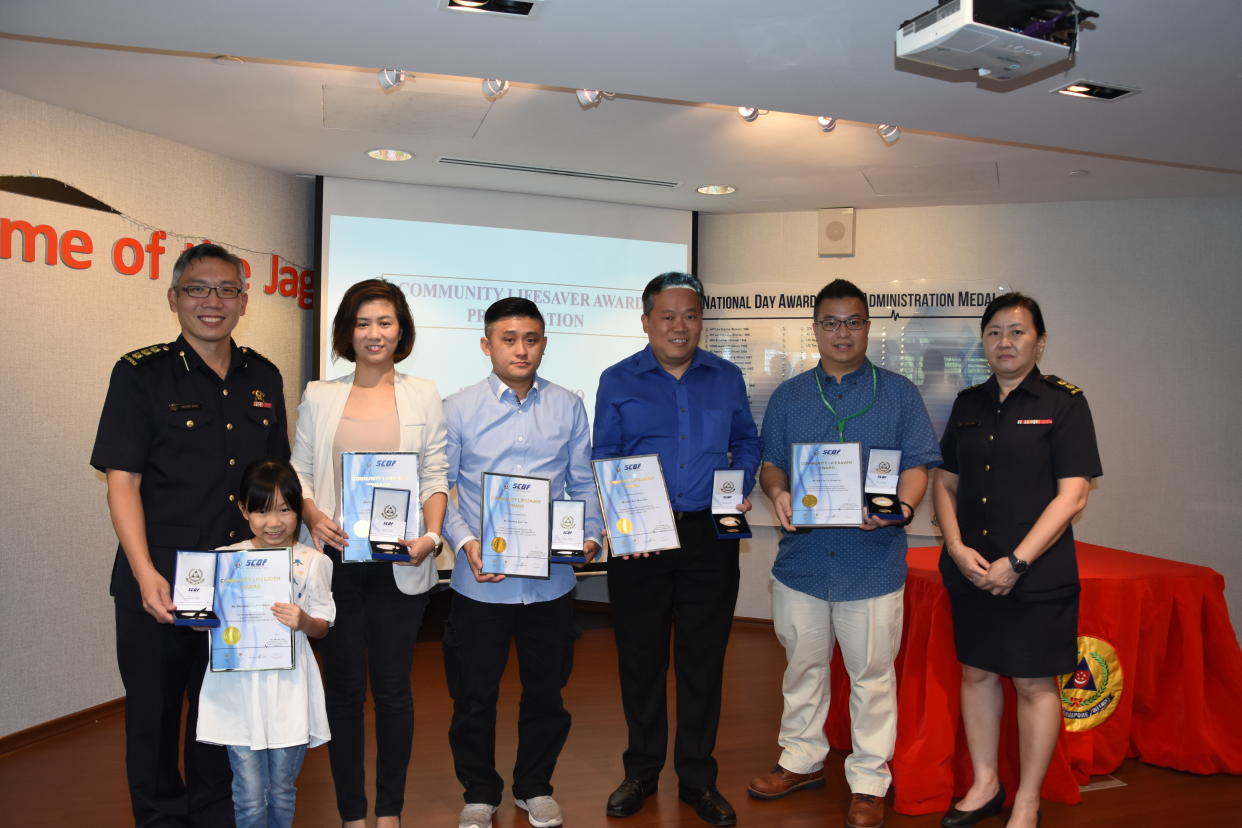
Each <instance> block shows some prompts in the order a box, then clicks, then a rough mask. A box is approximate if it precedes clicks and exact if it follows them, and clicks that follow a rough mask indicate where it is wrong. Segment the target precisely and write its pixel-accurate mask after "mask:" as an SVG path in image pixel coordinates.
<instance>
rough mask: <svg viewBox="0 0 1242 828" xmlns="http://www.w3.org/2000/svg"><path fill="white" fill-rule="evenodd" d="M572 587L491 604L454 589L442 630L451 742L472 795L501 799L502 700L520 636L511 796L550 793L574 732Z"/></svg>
mask: <svg viewBox="0 0 1242 828" xmlns="http://www.w3.org/2000/svg"><path fill="white" fill-rule="evenodd" d="M573 616H574V607H573V593H572V592H569V593H566V594H565V595H562V596H561V597H560V598H556V599H553V600H551V601H540V602H537V603H533V604H488V603H484V602H482V601H475V600H473V599H471V598H467V597H465V596H464V595H460V594H457V593H454V595H453V605H452V608H451V609H450V610H449V621H448V626H447V627H446V628H445V631H444V673H445V677H446V679H447V681H448V689H449V694H450V695H451V696H452V697H453V720H452V723H451V724H450V726H449V746H450V747H451V748H452V750H453V764H454V767H455V769H456V771H457V778H458V780H459V781H460V782H461V784H462V787H463V788H464V789H465V790H464V799H465V801H466V802H483V803H486V804H488V805H499V804H500V798H501V794H502V793H503V791H504V782H503V781H502V780H501V778H500V774H498V773H497V772H496V703H497V700H498V698H499V696H500V679H501V677H502V676H503V675H504V672H505V665H506V664H507V662H508V660H509V643H510V641H516V643H517V657H518V671H519V674H520V676H521V679H522V700H521V702H520V705H519V708H518V747H517V759H516V761H515V762H514V766H513V796H514V798H515V799H530V798H532V797H536V796H549V795H551V793H552V784H551V780H552V772H553V771H554V770H555V769H556V760H557V758H558V757H559V756H560V754H561V748H563V747H564V746H565V740H566V738H568V736H569V725H570V716H569V711H568V710H566V709H565V705H564V703H563V702H562V700H561V690H562V689H563V688H564V687H565V684H566V683H567V682H568V681H569V674H570V672H572V670H573V653H574V641H575V639H577V637H578V633H577V630H576V629H575V628H574V624H573Z"/></svg>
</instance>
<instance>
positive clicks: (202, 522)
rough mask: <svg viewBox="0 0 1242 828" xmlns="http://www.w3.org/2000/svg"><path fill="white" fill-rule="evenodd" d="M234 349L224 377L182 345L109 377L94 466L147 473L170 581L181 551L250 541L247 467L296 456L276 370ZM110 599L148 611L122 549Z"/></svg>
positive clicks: (153, 542)
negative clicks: (244, 500) (240, 500)
mask: <svg viewBox="0 0 1242 828" xmlns="http://www.w3.org/2000/svg"><path fill="white" fill-rule="evenodd" d="M230 344H231V351H232V354H231V357H230V361H229V369H228V372H227V374H226V375H225V378H224V379H221V378H220V377H219V375H217V374H216V372H215V371H213V370H212V369H211V368H209V367H208V366H207V365H206V364H205V363H204V362H203V360H202V358H201V357H199V355H198V353H197V352H196V351H195V350H194V349H193V348H191V347H190V345H189V344H188V343H187V342H186V341H185V339H184V338H182V337H178V338H177V341H176V342H172V343H169V344H167V345H152V346H151V347H149V348H142V349H140V350H138V351H133V352H131V353H128V354H126V355H125V356H123V357H121V358H120V360H118V361H117V364H116V366H115V367H114V368H113V369H112V379H111V381H110V382H109V384H108V396H107V398H106V399H105V400H104V407H103V413H102V414H101V415H100V417H99V431H98V433H97V434H96V437H95V448H94V450H93V451H92V452H91V465H92V466H94V467H95V468H97V469H99V470H100V471H105V470H107V469H117V470H120V471H128V472H134V473H137V474H141V475H142V488H141V494H142V506H143V510H144V512H145V517H146V530H147V544H148V546H149V547H150V551H151V560H152V562H153V563H154V564H155V567H156V569H157V570H159V572H160V574H161V575H163V576H164V577H165V578H167V579H168V580H169V582H171V581H172V579H173V570H174V565H175V557H176V555H175V553H176V550H178V549H214V548H215V547H217V546H222V545H224V544H227V543H231V542H235V541H240V540H244V539H245V538H246V537H248V531H247V530H246V523H245V521H244V520H243V519H242V517H241V513H240V512H239V511H238V508H237V502H236V493H237V486H238V484H239V483H240V481H241V473H242V470H243V469H244V468H245V467H246V465H247V464H248V463H250V462H251V461H252V460H256V459H258V458H260V457H279V458H282V459H286V460H287V459H288V458H289V434H288V427H287V425H286V417H285V397H284V386H283V384H282V382H281V379H280V371H279V369H277V368H276V366H275V365H273V364H272V363H271V362H269V361H268V360H267V358H266V357H263V356H261V355H260V354H259V353H257V352H256V351H252V350H249V349H247V348H238V347H237V345H236V344H235V343H230ZM112 595H113V596H115V597H116V599H117V601H118V602H119V603H122V604H127V605H130V606H132V607H134V608H141V606H142V599H141V595H140V594H139V590H138V584H137V582H136V581H135V580H134V576H133V573H132V572H131V571H130V567H129V561H128V560H127V559H126V558H125V553H124V552H123V551H122V550H121V548H120V547H119V546H118V547H117V557H116V563H115V564H114V566H113V570H112Z"/></svg>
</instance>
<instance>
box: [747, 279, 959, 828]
mask: <svg viewBox="0 0 1242 828" xmlns="http://www.w3.org/2000/svg"><path fill="white" fill-rule="evenodd" d="M869 326H870V320H869V319H868V316H867V300H866V296H865V295H864V294H863V292H862V291H861V290H859V289H858V287H857V286H855V285H854V284H852V283H850V282H847V281H845V280H844V279H837V280H836V281H834V282H832V283H830V284H829V285H827V286H826V287H825V288H824V289H823V290H821V291H820V292H819V295H818V296H817V297H816V299H815V316H814V318H813V321H812V327H813V329H814V332H815V338H816V342H817V344H818V346H819V354H820V360H819V363H818V364H817V365H816V366H815V367H814V368H812V369H811V370H809V371H806V372H804V373H802V374H799V375H798V376H796V377H793V378H791V379H789V380H787V381H786V382H784V383H782V384H781V385H780V387H778V388H777V389H776V391H775V392H773V394H772V397H771V399H770V400H769V401H768V408H767V411H766V412H765V414H764V417H763V466H762V467H761V469H760V471H759V483H760V485H761V486H762V487H763V491H764V492H765V493H766V494H767V496H768V497H769V498H770V499H771V500H772V503H773V505H774V506H775V510H776V515H777V517H778V518H779V519H780V521H781V525H782V526H783V527H784V529H785V531H786V532H787V534H785V535H784V537H782V538H781V541H780V550H779V551H778V553H777V556H776V562H775V563H774V564H773V565H772V576H773V579H774V581H773V584H772V621H773V626H774V627H775V629H776V635H777V638H779V639H780V641H781V643H782V644H783V645H784V646H785V655H786V658H787V660H788V666H787V668H786V670H785V678H784V683H783V688H782V689H783V692H784V696H785V706H784V712H783V714H782V716H781V731H780V738H779V742H780V745H781V748H782V752H781V757H780V761H779V763H778V764H777V765H776V767H775V768H773V769H772V771H771V772H770V773H767V774H764V775H762V776H759V777H756V778H755V779H753V780H751V783H750V786H749V787H748V789H747V790H748V791H749V793H750V795H751V796H753V797H756V798H758V799H777V798H779V797H782V796H786V795H788V794H790V793H793V792H794V791H797V790H802V789H805V788H818V787H821V786H823V784H824V769H823V768H824V759H825V757H827V755H828V740H827V738H826V736H825V735H824V720H825V719H826V717H827V715H828V665H829V661H830V659H831V657H832V646H833V641H834V640H835V641H836V642H838V643H840V645H841V654H842V656H843V657H844V661H845V668H846V670H847V671H848V672H849V675H850V688H851V690H850V716H851V729H852V731H853V733H852V735H853V744H854V751H853V753H851V754H850V756H849V757H848V758H846V760H845V778H846V781H847V782H848V783H849V786H850V791H851V794H852V796H851V799H850V806H849V811H848V814H847V816H846V818H845V824H846V825H847V826H849V827H850V828H878V826H880V825H883V823H884V795H885V794H886V793H887V792H888V787H889V783H890V781H891V779H892V777H891V775H890V773H889V770H888V761H889V760H890V759H891V758H892V756H893V746H894V744H895V743H896V740H897V684H896V676H895V674H894V671H893V659H894V658H895V657H896V656H897V648H898V646H899V645H900V643H901V623H902V597H903V593H904V591H905V582H906V535H905V532H904V531H903V530H902V528H901V527H902V526H904V525H905V524H907V523H909V521H910V519H911V518H912V517H913V516H914V510H915V509H916V508H917V507H918V505H919V502H920V501H921V500H922V499H923V495H924V493H925V492H926V490H927V472H928V468H929V467H934V466H938V465H940V450H939V448H938V447H937V443H936V436H935V434H934V433H933V432H932V427H931V422H930V421H929V419H928V417H927V409H925V408H924V407H923V402H922V400H921V399H920V398H919V394H918V389H916V388H915V387H914V384H913V383H911V382H910V381H909V380H907V379H906V378H905V377H902V376H900V375H899V374H895V373H893V372H891V371H885V370H883V369H881V368H877V367H875V366H874V365H872V364H871V362H870V360H868V359H867V330H868V327H869ZM827 442H858V443H861V444H862V459H863V462H864V463H866V462H867V456H868V453H869V452H870V450H871V448H872V447H875V448H887V449H894V448H896V449H900V450H901V468H900V475H899V478H898V483H897V498H898V500H899V501H900V502H901V506H902V516H903V520H896V519H894V520H882V519H880V518H878V517H876V516H874V515H872V516H869V517H867V519H866V520H865V522H864V523H862V525H860V526H858V527H856V528H851V527H847V528H831V529H798V530H795V529H794V527H793V526H791V525H790V523H789V521H790V518H791V508H790V495H789V471H790V469H789V464H790V460H789V454H790V444H791V443H827Z"/></svg>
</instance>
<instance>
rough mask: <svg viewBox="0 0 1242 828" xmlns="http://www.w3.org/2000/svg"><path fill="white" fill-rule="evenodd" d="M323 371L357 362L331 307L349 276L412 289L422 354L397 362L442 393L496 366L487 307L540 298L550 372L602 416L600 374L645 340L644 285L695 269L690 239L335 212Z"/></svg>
mask: <svg viewBox="0 0 1242 828" xmlns="http://www.w3.org/2000/svg"><path fill="white" fill-rule="evenodd" d="M325 231H326V233H325V235H326V237H327V239H326V240H327V242H328V243H327V244H326V245H325V250H326V256H327V259H326V262H325V264H326V266H327V267H326V272H327V273H328V274H330V278H329V279H328V280H327V282H326V284H325V285H323V287H322V293H321V296H320V301H321V302H322V303H323V312H324V315H325V323H326V324H324V326H323V330H322V332H321V362H320V364H321V371H322V376H323V378H325V379H330V378H333V377H338V376H343V375H345V374H348V373H349V372H350V371H351V370H352V369H353V366H352V364H351V363H349V362H346V361H344V360H336V361H331V360H330V359H328V358H327V356H326V355H327V354H329V353H330V346H329V345H328V342H329V341H330V338H331V317H332V315H333V314H334V313H335V311H336V308H337V307H338V306H339V304H340V301H341V297H342V296H343V295H344V294H345V291H346V290H347V289H348V288H349V286H350V285H352V284H354V283H356V282H359V281H361V280H363V279H371V278H384V279H387V280H389V281H391V282H393V283H395V284H396V285H398V286H399V287H400V288H401V290H403V291H404V292H405V295H406V299H407V300H408V301H409V303H410V310H411V311H412V313H413V314H414V325H415V328H416V331H417V339H416V341H415V344H414V353H413V354H412V355H411V356H410V357H409V358H408V359H406V360H405V361H403V362H402V363H400V365H399V366H398V370H400V371H402V372H404V373H408V374H413V375H415V376H420V377H427V378H429V379H432V380H434V381H435V382H436V384H437V386H438V387H439V389H440V392H441V394H442V395H443V396H448V395H449V394H451V393H453V392H454V391H457V390H458V389H460V388H463V387H465V386H467V385H471V384H473V383H475V382H478V381H479V380H480V379H482V378H483V377H484V376H486V374H487V372H488V371H490V370H491V363H490V362H489V360H488V358H487V357H486V356H484V355H483V353H482V351H481V350H480V349H479V337H480V336H482V332H483V314H484V311H486V309H487V307H488V306H489V305H490V304H492V303H493V302H495V301H496V300H498V299H502V298H504V297H506V296H524V297H526V298H528V299H530V300H531V301H533V302H535V304H537V305H538V306H539V309H540V311H541V312H542V313H543V315H544V319H545V322H546V325H547V334H548V349H547V352H546V354H545V356H544V360H543V365H542V367H541V368H540V371H539V373H540V375H541V376H544V377H546V378H548V379H550V380H552V381H553V382H556V383H559V384H560V385H563V386H565V387H567V388H569V389H570V390H572V391H574V392H575V393H577V394H579V395H580V396H581V397H582V398H583V401H584V402H585V404H586V408H587V413H588V415H591V416H593V415H594V408H595V389H596V386H597V384H598V382H599V375H600V372H601V371H602V370H603V369H604V368H606V367H608V366H609V365H611V364H612V363H614V362H616V361H617V360H619V359H622V358H623V357H625V356H628V355H629V354H632V353H634V352H635V351H637V350H639V349H641V348H642V347H643V346H644V345H645V344H646V336H645V335H644V334H643V332H642V326H641V324H640V321H639V316H640V314H641V313H642V289H643V287H644V286H645V285H646V283H647V282H648V281H649V280H650V279H651V278H652V277H653V276H655V275H657V274H659V273H663V272H665V271H669V270H686V269H687V262H688V255H689V253H688V245H687V244H685V243H679V242H669V241H649V240H640V239H633V238H614V237H609V236H600V235H587V234H579V233H559V232H546V231H542V230H531V229H512V228H505V227H483V226H473V225H467V224H449V223H443V222H440V221H436V222H431V221H417V220H408V219H395V218H374V217H364V216H355V215H340V214H337V215H330V216H325Z"/></svg>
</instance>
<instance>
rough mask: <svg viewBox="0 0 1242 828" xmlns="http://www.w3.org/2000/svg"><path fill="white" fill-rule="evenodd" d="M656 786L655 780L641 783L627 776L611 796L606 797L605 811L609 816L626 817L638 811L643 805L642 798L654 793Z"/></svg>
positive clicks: (657, 785) (657, 784)
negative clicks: (606, 805) (606, 806)
mask: <svg viewBox="0 0 1242 828" xmlns="http://www.w3.org/2000/svg"><path fill="white" fill-rule="evenodd" d="M658 787H659V783H658V782H656V781H652V782H650V783H643V782H642V781H640V780H638V779H635V778H634V777H632V776H627V777H625V779H624V780H622V782H621V784H620V785H618V786H617V789H616V790H615V791H613V792H612V796H610V797H608V808H607V811H606V813H607V814H608V816H610V817H627V816H629V815H630V814H635V813H638V809H639V808H641V807H643V800H644V799H646V798H647V797H649V796H651V795H652V794H653V793H655V792H656V789H657V788H658Z"/></svg>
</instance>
